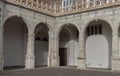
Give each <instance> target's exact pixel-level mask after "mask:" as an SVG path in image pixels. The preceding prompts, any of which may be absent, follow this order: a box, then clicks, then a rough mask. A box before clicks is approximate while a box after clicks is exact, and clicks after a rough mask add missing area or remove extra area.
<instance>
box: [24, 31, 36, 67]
mask: <svg viewBox="0 0 120 76" xmlns="http://www.w3.org/2000/svg"><path fill="white" fill-rule="evenodd" d="M34 65H35V56H34V34H33V33H29V34H28V43H27V54H26V61H25V68H26V69H31V68H34Z"/></svg>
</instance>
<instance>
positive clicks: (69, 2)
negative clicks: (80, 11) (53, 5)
mask: <svg viewBox="0 0 120 76" xmlns="http://www.w3.org/2000/svg"><path fill="white" fill-rule="evenodd" d="M72 4H73V0H62V7H65V6H68V5H72Z"/></svg>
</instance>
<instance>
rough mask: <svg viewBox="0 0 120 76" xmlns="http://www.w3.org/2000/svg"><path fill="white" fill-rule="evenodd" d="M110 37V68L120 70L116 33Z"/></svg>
mask: <svg viewBox="0 0 120 76" xmlns="http://www.w3.org/2000/svg"><path fill="white" fill-rule="evenodd" d="M112 35H113V38H112V70H120V55H119V38H118V33H113V34H112Z"/></svg>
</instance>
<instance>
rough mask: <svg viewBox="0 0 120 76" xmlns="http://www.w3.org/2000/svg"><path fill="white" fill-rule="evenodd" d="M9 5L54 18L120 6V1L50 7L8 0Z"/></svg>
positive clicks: (32, 0)
mask: <svg viewBox="0 0 120 76" xmlns="http://www.w3.org/2000/svg"><path fill="white" fill-rule="evenodd" d="M6 1H7V2H9V3H13V4H16V5H20V6H23V7H26V8H29V9H32V10H35V11H38V12H41V13H45V14H48V15H52V16H61V15H67V14H72V13H78V12H83V11H90V10H95V9H100V8H105V7H110V6H116V5H119V4H120V0H81V1H80V2H76V3H74V4H73V5H68V6H65V7H62V6H61V5H56V4H54V5H48V4H46V3H43V2H39V1H38V0H6Z"/></svg>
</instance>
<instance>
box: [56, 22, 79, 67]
mask: <svg viewBox="0 0 120 76" xmlns="http://www.w3.org/2000/svg"><path fill="white" fill-rule="evenodd" d="M57 33H58V37H59V56H60V63H59V64H60V66H75V65H76V59H77V58H76V51H77V47H78V46H77V45H78V40H79V39H78V35H79V30H78V28H77V27H76V26H74V25H72V24H64V25H62V26H61V27H59V30H58V32H57ZM62 54H64V55H65V56H64V58H63V57H62Z"/></svg>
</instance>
